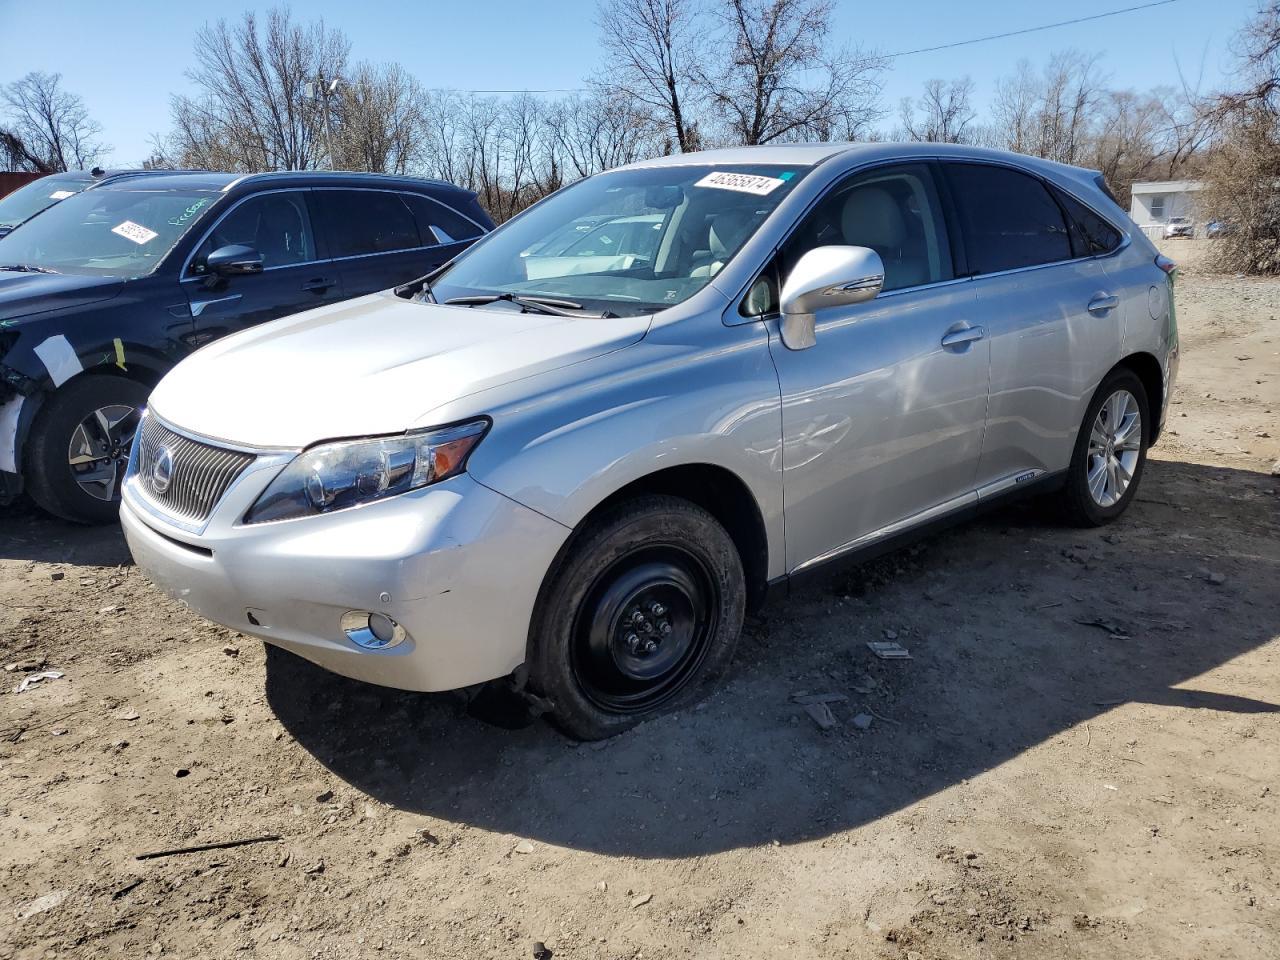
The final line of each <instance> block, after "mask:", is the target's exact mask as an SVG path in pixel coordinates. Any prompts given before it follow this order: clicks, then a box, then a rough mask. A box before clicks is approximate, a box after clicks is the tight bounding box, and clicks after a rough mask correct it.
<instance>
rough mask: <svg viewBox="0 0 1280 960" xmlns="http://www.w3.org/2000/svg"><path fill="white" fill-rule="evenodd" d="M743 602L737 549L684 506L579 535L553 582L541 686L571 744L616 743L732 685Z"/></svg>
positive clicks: (541, 643)
mask: <svg viewBox="0 0 1280 960" xmlns="http://www.w3.org/2000/svg"><path fill="white" fill-rule="evenodd" d="M745 599H746V588H745V583H744V580H743V572H742V562H741V559H740V558H739V556H738V553H737V549H736V548H735V546H734V544H733V540H732V539H731V538H730V537H729V535H728V533H727V532H726V531H725V530H724V528H723V527H722V526H721V525H720V524H719V523H718V522H716V520H715V518H714V517H712V516H711V515H710V514H709V513H707V512H706V511H705V510H703V509H702V508H700V507H698V506H695V505H694V504H692V503H689V502H687V501H685V500H680V499H678V498H675V497H658V496H652V497H644V498H640V499H637V500H634V501H630V502H628V503H625V504H622V505H620V506H618V507H616V508H614V509H612V510H610V511H608V512H606V513H605V514H603V515H602V516H600V517H599V518H598V519H597V520H595V521H594V522H592V523H590V524H589V525H588V526H587V528H586V529H584V530H582V531H581V532H580V533H579V534H578V535H576V536H575V537H574V539H573V540H572V541H571V543H570V544H569V546H568V548H567V549H566V550H565V551H564V553H563V555H562V557H561V559H560V561H559V562H558V564H557V566H556V569H555V570H553V571H552V573H551V575H550V577H549V579H548V584H547V587H546V588H545V589H544V591H543V597H542V601H541V602H540V604H539V609H538V612H537V613H536V614H535V621H534V629H533V632H532V634H531V651H530V663H531V668H532V669H531V680H532V682H533V684H534V685H535V687H536V688H537V690H538V691H539V692H540V693H541V694H542V695H543V696H545V697H547V698H548V699H549V700H551V702H552V704H553V708H552V712H551V718H552V720H553V721H554V722H555V723H556V724H557V725H558V726H560V728H561V729H563V730H564V731H565V732H566V733H568V734H569V735H571V736H574V737H578V738H581V739H588V740H593V739H600V738H603V737H607V736H612V735H613V734H615V733H619V732H621V731H622V730H625V729H627V728H628V727H631V726H634V725H635V724H636V723H639V722H640V721H641V720H644V719H647V718H648V717H651V716H654V715H656V714H658V713H659V712H661V711H663V710H665V709H669V708H671V707H673V706H678V705H679V704H681V703H684V702H687V701H688V700H689V699H692V698H694V697H696V696H697V693H698V691H699V690H700V689H705V688H706V686H708V685H709V683H710V682H711V681H713V680H714V679H715V678H717V677H719V676H720V675H721V674H722V673H723V671H724V669H725V668H726V667H727V665H728V663H729V661H730V659H731V658H732V655H733V649H734V647H735V645H736V643H737V639H738V634H739V632H740V631H741V628H742V617H743V610H744V608H745Z"/></svg>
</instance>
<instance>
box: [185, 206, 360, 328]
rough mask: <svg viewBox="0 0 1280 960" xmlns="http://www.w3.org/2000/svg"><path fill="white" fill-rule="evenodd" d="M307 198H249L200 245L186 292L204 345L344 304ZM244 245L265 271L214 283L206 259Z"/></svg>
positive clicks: (221, 279)
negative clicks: (254, 252)
mask: <svg viewBox="0 0 1280 960" xmlns="http://www.w3.org/2000/svg"><path fill="white" fill-rule="evenodd" d="M307 192H308V191H305V190H273V191H270V192H267V193H261V194H254V195H252V196H250V197H247V198H246V199H244V200H242V201H241V202H240V203H238V204H237V205H236V206H234V207H233V208H232V209H231V210H229V211H228V212H227V213H226V214H225V215H224V216H223V217H222V219H221V220H219V221H218V223H217V224H216V225H215V226H214V228H213V229H212V230H211V231H210V233H209V235H208V236H207V237H206V238H205V239H204V241H203V242H202V243H201V244H200V247H199V248H198V249H197V250H196V253H195V256H193V257H192V258H191V265H190V267H189V268H188V270H187V275H186V276H185V277H184V278H183V280H182V286H183V288H184V290H185V291H186V294H187V300H188V303H189V304H190V306H191V315H192V318H193V320H194V321H195V328H196V336H197V337H198V338H199V340H200V342H201V343H206V342H208V341H210V340H213V339H216V338H217V337H221V336H224V335H226V334H228V333H234V332H235V331H237V330H242V329H244V328H245V327H251V326H254V325H255V324H259V323H265V322H266V321H268V320H275V319H276V318H278V317H283V316H287V315H289V314H291V313H298V312H300V311H302V310H309V309H311V308H312V307H318V306H322V305H324V304H326V303H334V302H336V301H338V300H341V299H343V297H344V295H345V294H344V291H343V286H342V278H341V277H340V276H338V274H337V271H336V268H335V267H334V265H333V264H332V263H331V262H328V261H327V260H325V259H323V258H322V257H321V254H320V251H319V250H317V247H316V235H315V231H314V230H313V229H312V225H311V217H310V213H309V211H308V209H307V204H306V195H307ZM237 243H238V244H246V245H248V246H250V247H253V248H254V249H255V250H257V251H258V253H259V254H261V255H262V268H263V269H262V272H261V273H258V274H250V275H245V276H237V277H227V278H218V277H211V276H209V275H208V274H207V271H206V270H205V268H204V261H205V258H207V257H208V255H209V254H210V253H212V252H213V251H214V250H217V249H218V248H219V247H223V246H226V245H228V244H237Z"/></svg>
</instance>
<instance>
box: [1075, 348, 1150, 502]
mask: <svg viewBox="0 0 1280 960" xmlns="http://www.w3.org/2000/svg"><path fill="white" fill-rule="evenodd" d="M1104 408H1105V412H1104ZM1117 413H1119V420H1120V426H1119V427H1118V428H1113V427H1112V426H1111V424H1112V423H1113V422H1114V421H1115V420H1116V419H1117ZM1133 415H1136V417H1137V421H1136V423H1133V422H1132V420H1131V416H1133ZM1125 424H1129V426H1128V427H1127V428H1126V427H1125ZM1151 426H1152V422H1151V404H1150V402H1149V400H1148V398H1147V392H1146V390H1145V389H1143V386H1142V381H1141V380H1140V379H1139V378H1138V376H1137V374H1135V373H1134V372H1133V371H1131V370H1127V369H1119V370H1114V371H1112V372H1111V373H1110V374H1109V375H1108V376H1107V377H1106V379H1105V380H1103V381H1102V384H1101V385H1100V386H1099V387H1098V389H1097V391H1095V393H1094V395H1093V400H1092V401H1090V403H1089V409H1088V410H1087V411H1086V412H1085V415H1084V420H1083V422H1082V423H1081V424H1080V431H1079V433H1078V435H1077V436H1076V446H1075V450H1074V451H1073V452H1072V456H1071V466H1070V468H1068V473H1067V481H1066V484H1065V486H1064V488H1063V493H1062V507H1063V513H1064V515H1065V518H1066V520H1067V521H1068V522H1069V523H1071V524H1073V525H1075V526H1079V527H1099V526H1102V525H1104V524H1107V523H1110V522H1111V521H1112V520H1114V519H1116V517H1118V516H1120V514H1122V513H1124V511H1125V508H1127V507H1128V506H1129V503H1130V502H1131V501H1132V500H1133V497H1134V495H1135V494H1136V493H1137V491H1138V484H1139V483H1140V482H1141V480H1142V471H1143V469H1144V467H1145V466H1146V463H1147V444H1148V443H1149V442H1150V439H1151ZM1095 427H1097V428H1098V430H1097V431H1095V429H1094V428H1095ZM1108 440H1110V441H1111V442H1110V443H1108V442H1107V441H1108ZM1117 441H1119V442H1117ZM1099 470H1101V474H1099V473H1098V471H1099ZM1125 474H1127V475H1128V476H1129V479H1128V481H1127V482H1126V481H1124V476H1125Z"/></svg>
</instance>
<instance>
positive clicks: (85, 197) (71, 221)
mask: <svg viewBox="0 0 1280 960" xmlns="http://www.w3.org/2000/svg"><path fill="white" fill-rule="evenodd" d="M219 196H220V194H218V193H217V192H216V191H201V190H147V189H146V188H144V187H135V188H133V189H128V190H125V189H116V188H111V187H99V188H98V189H96V190H86V191H84V192H83V193H78V194H76V195H75V196H74V197H68V198H67V199H66V200H63V201H62V202H61V203H58V204H57V205H56V206H53V207H51V208H50V209H48V210H46V211H45V212H44V213H42V214H40V216H38V217H36V218H34V219H33V220H32V221H31V222H30V223H28V224H26V226H24V227H23V228H22V229H21V230H15V231H14V232H13V233H11V234H9V235H8V236H6V237H4V238H2V239H0V266H23V267H27V268H40V269H42V270H49V271H52V272H54V273H72V274H83V275H88V276H113V277H122V278H124V279H132V278H134V277H140V276H143V275H144V274H148V273H150V272H151V271H152V270H154V269H155V268H156V266H157V265H158V264H159V263H160V261H161V260H162V259H163V258H164V256H165V254H167V253H168V252H169V251H170V250H172V249H173V245H174V244H175V243H177V242H178V240H179V238H181V237H182V235H183V234H185V233H186V232H187V231H188V230H190V229H191V228H192V226H193V225H194V224H195V223H196V222H197V221H198V220H200V219H201V217H203V216H204V214H206V213H207V212H208V210H209V208H210V207H212V206H213V205H214V201H215V200H217V199H218V197H219Z"/></svg>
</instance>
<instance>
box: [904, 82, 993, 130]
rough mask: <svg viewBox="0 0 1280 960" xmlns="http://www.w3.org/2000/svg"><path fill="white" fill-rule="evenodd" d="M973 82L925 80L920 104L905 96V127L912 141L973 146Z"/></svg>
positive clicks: (974, 115)
mask: <svg viewBox="0 0 1280 960" xmlns="http://www.w3.org/2000/svg"><path fill="white" fill-rule="evenodd" d="M972 100H973V80H971V79H970V78H969V77H961V78H960V79H959V80H952V81H951V82H950V83H947V82H946V81H943V80H936V79H935V80H926V81H925V85H924V93H923V94H922V95H921V96H920V99H919V101H916V100H913V99H912V98H911V97H904V98H903V100H902V106H901V111H900V112H901V116H902V125H903V127H904V128H905V129H906V132H907V136H908V138H910V139H911V140H921V141H927V142H929V143H970V142H972V132H973V131H971V130H970V126H971V125H972V124H973V121H974V119H975V117H976V114H975V113H974V110H973V103H972Z"/></svg>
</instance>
